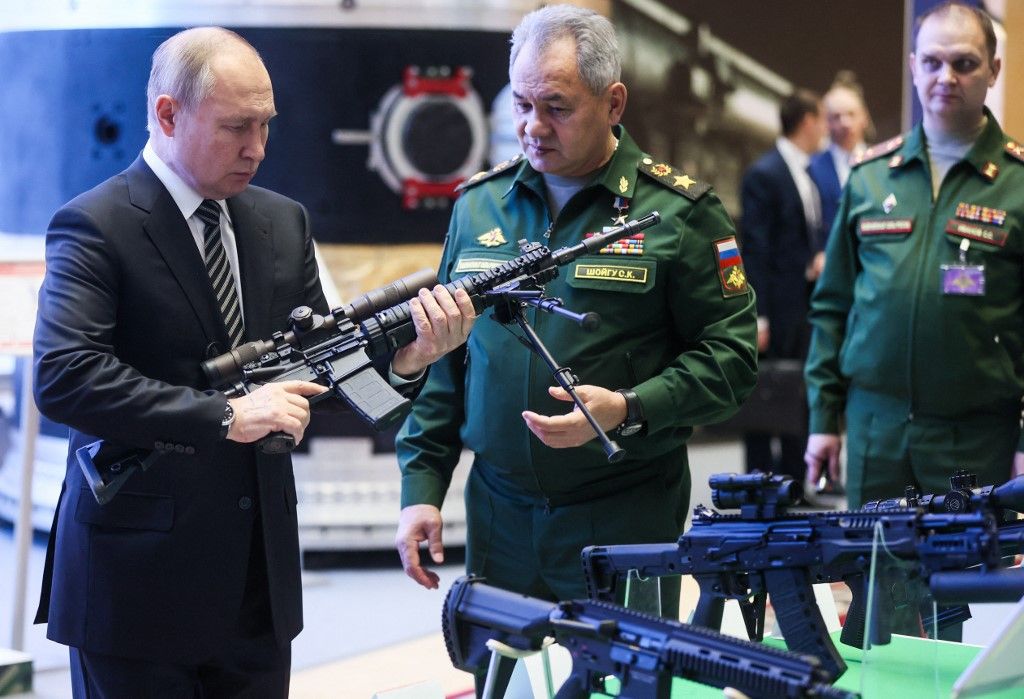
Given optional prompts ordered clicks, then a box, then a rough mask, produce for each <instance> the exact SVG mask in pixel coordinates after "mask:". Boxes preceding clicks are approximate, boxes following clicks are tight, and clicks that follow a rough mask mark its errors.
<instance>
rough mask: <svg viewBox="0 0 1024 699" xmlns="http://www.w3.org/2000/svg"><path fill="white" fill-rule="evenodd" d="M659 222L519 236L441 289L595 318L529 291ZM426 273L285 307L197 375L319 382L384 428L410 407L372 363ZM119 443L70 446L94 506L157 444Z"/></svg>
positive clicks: (285, 444) (476, 299) (487, 301)
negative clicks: (318, 304) (536, 239)
mask: <svg viewBox="0 0 1024 699" xmlns="http://www.w3.org/2000/svg"><path fill="white" fill-rule="evenodd" d="M660 220H661V216H660V215H659V214H658V212H657V211H654V212H651V213H650V214H647V215H646V216H643V217H642V218H639V219H637V220H634V221H629V222H627V223H625V224H623V225H621V226H616V227H615V228H612V229H610V230H608V231H606V232H604V233H600V234H596V235H593V236H591V237H589V238H586V239H584V240H582V241H581V242H579V243H578V244H576V245H571V246H566V247H563V248H559V249H557V250H554V251H552V250H550V249H548V248H547V247H546V246H544V245H542V244H540V243H526V242H525V241H520V251H521V254H520V255H519V256H518V257H516V258H514V259H512V260H509V261H508V262H504V263H502V264H500V265H497V266H495V267H492V268H491V269H488V270H486V271H483V272H478V273H476V274H473V275H469V276H466V277H462V278H460V279H457V280H455V281H453V282H450V283H449V284H446V285H445V288H447V289H448V291H449V292H451V293H455V291H456V290H458V289H464V290H465V291H466V292H467V293H468V294H469V297H470V299H471V300H472V301H473V306H474V308H475V310H476V312H477V314H480V313H482V312H483V311H484V310H485V309H487V308H490V307H492V306H496V305H498V304H501V303H504V304H506V305H513V304H514V305H516V306H518V305H519V304H521V303H523V302H524V301H522V300H521V298H522V295H523V292H531V293H529V294H527V296H531V297H533V298H531V299H530V301H531V302H532V305H536V306H538V307H539V308H542V309H543V310H546V311H549V312H553V313H559V314H561V315H566V316H570V317H573V318H574V319H575V320H577V321H578V322H580V323H581V324H583V325H585V326H591V327H592V326H593V324H594V323H595V322H596V316H595V314H592V313H587V314H582V315H576V314H572V313H570V312H568V311H566V310H565V309H562V308H561V305H560V302H558V301H557V299H539V298H536V297H538V296H540V294H537V293H536V292H537V291H539V290H542V289H543V285H544V284H546V283H547V282H549V281H551V280H552V279H554V278H555V277H557V276H558V268H559V267H561V266H563V265H566V264H569V263H570V262H572V261H573V260H575V259H576V258H578V257H580V256H582V255H587V254H591V253H594V252H596V251H598V250H600V249H601V248H603V247H604V246H606V245H608V244H610V243H612V242H614V241H616V240H619V239H620V238H624V237H627V236H630V235H633V234H634V233H637V232H639V231H641V230H643V229H645V228H649V227H650V226H653V225H655V224H656V223H658V222H659V221H660ZM434 281H436V280H435V278H434V276H433V274H432V273H429V272H425V271H424V272H418V273H416V274H415V275H410V277H406V278H404V279H401V280H399V281H397V282H395V283H393V284H391V285H389V286H387V287H384V288H382V289H378V290H376V291H373V292H370V293H369V294H366V295H364V296H362V297H360V298H359V299H357V300H356V302H354V303H352V304H348V305H346V306H340V307H338V308H335V309H333V310H331V311H330V313H328V314H326V315H323V316H321V315H319V314H316V313H314V312H313V310H312V309H311V308H309V307H308V306H299V307H298V308H296V309H294V310H293V311H292V313H291V317H290V322H289V325H290V327H289V329H288V330H281V331H278V332H276V333H274V334H273V335H272V336H271V337H270V339H268V340H256V341H254V342H247V343H244V344H241V345H239V346H238V347H235V348H234V349H232V350H231V351H229V352H225V353H224V354H221V355H219V356H217V357H214V358H213V359H209V360H207V361H205V362H203V364H202V368H203V373H204V374H205V375H206V378H207V379H208V380H209V382H210V386H211V387H212V388H214V389H216V390H219V391H223V392H224V393H225V394H226V395H227V396H228V397H229V398H234V397H238V396H242V395H245V394H247V393H250V392H252V391H254V390H255V389H256V388H258V387H259V386H260V385H262V384H265V383H270V382H275V381H292V380H299V381H310V382H314V383H319V384H321V385H324V386H327V387H328V388H329V389H330V390H329V391H325V392H324V393H321V394H320V395H318V396H313V397H311V398H310V399H309V402H310V404H311V405H316V404H317V403H319V402H321V401H323V400H327V399H328V398H331V397H336V398H340V399H342V400H343V401H345V402H346V403H347V404H348V405H349V407H351V408H352V410H353V411H354V412H356V413H357V414H358V415H359V416H360V417H361V418H362V419H363V420H364V421H365V422H367V423H369V424H370V425H372V426H373V427H374V428H375V429H377V430H383V429H386V428H388V427H390V426H392V425H394V424H395V423H397V422H398V421H400V420H402V419H403V418H404V417H405V416H406V414H408V412H409V409H410V405H411V403H410V401H409V400H408V399H406V398H405V397H403V396H402V395H401V394H399V393H398V392H397V391H396V390H395V389H394V388H393V387H392V386H391V385H390V384H389V383H388V381H387V380H386V379H385V378H384V377H383V376H381V375H380V374H379V373H378V372H377V370H376V368H375V367H374V364H373V362H374V360H375V359H383V358H386V357H388V356H390V355H391V354H392V353H393V352H394V351H395V350H397V349H399V348H401V347H404V346H405V345H408V344H409V343H411V342H412V341H413V340H415V339H416V328H415V326H414V325H413V321H412V316H411V313H410V310H409V302H408V300H407V299H409V298H411V297H412V296H413V295H415V293H416V291H418V290H419V289H420V288H423V287H425V286H431V285H432V284H433V283H434ZM556 376H557V378H558V379H559V381H560V382H561V383H562V385H563V388H566V384H565V381H567V380H568V378H567V376H568V377H571V375H570V374H569V372H568V370H565V369H562V370H561V371H560V373H559V374H557V375H556ZM571 378H575V377H571ZM568 388H569V389H571V386H569V387H568ZM570 394H572V391H571V390H570ZM584 410H585V407H584ZM592 424H593V423H592ZM598 436H599V437H604V439H603V442H604V443H605V445H606V450H607V451H608V452H609V458H610V459H611V458H612V456H613V453H614V455H615V457H616V458H621V456H622V455H623V454H624V452H622V451H621V450H620V449H618V447H617V446H615V445H614V444H613V443H611V442H610V441H609V440H608V438H607V437H606V436H605V435H604V433H603V432H600V431H599V433H598ZM259 446H260V448H261V449H262V450H263V451H264V452H266V453H270V454H276V453H283V452H288V451H291V450H292V449H294V448H295V440H294V439H293V438H292V437H291V435H288V434H284V433H274V434H271V435H268V436H267V437H265V438H264V439H263V440H261V441H260V443H259ZM612 447H614V452H613V450H612ZM101 449H104V454H103V455H100V450H101ZM125 451H126V450H124V449H117V448H115V447H112V446H110V445H104V442H103V441H102V440H101V441H99V442H94V443H92V444H89V445H86V446H84V447H82V448H81V449H79V450H78V451H77V452H76V457H77V458H78V462H79V465H80V466H81V468H82V470H83V472H84V473H85V476H86V480H87V481H88V483H89V486H90V488H91V490H92V492H93V495H94V496H95V497H96V500H97V501H98V502H99V503H100V504H104V503H106V502H109V501H110V499H111V498H112V497H114V495H115V494H116V493H117V491H118V489H120V487H121V485H122V484H123V483H124V482H125V480H127V478H129V477H130V476H131V475H132V474H133V473H134V472H135V471H137V470H140V469H141V470H143V471H144V470H146V469H148V468H149V467H150V466H151V465H152V464H153V462H154V461H155V460H156V459H157V458H159V456H160V454H161V453H160V452H159V451H156V452H147V451H145V450H138V449H131V450H127V454H126V453H125ZM108 452H109V456H108V455H107V453H108Z"/></svg>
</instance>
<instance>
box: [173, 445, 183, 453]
mask: <svg viewBox="0 0 1024 699" xmlns="http://www.w3.org/2000/svg"><path fill="white" fill-rule="evenodd" d="M174 451H176V452H178V453H179V454H184V453H185V445H184V444H175V445H174Z"/></svg>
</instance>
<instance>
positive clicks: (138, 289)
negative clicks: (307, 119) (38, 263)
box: [34, 27, 473, 698]
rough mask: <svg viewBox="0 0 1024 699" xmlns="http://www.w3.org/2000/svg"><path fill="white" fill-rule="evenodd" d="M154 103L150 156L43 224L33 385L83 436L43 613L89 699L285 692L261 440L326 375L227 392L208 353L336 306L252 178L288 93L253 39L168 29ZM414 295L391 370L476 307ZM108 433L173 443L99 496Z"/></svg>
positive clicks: (299, 214) (281, 599)
mask: <svg viewBox="0 0 1024 699" xmlns="http://www.w3.org/2000/svg"><path fill="white" fill-rule="evenodd" d="M147 101H148V105H147V106H148V125H149V131H150V140H149V143H147V145H146V148H145V149H144V151H143V154H142V156H141V157H140V158H138V159H137V160H136V161H135V163H134V164H132V166H131V167H129V168H128V169H127V170H125V171H124V172H122V173H121V174H119V175H117V176H115V177H113V178H111V179H110V180H108V181H106V182H104V183H102V184H100V185H99V186H98V187H96V188H95V189H93V190H91V191H89V192H86V193H85V194H82V195H81V196H79V197H77V198H76V199H74V200H73V201H72V202H70V203H69V204H67V205H65V206H64V208H62V209H61V210H60V211H58V212H57V214H56V215H55V216H54V218H53V221H52V222H51V224H50V229H49V232H48V234H47V241H46V261H47V273H46V279H45V281H44V283H43V287H42V290H41V292H40V302H39V315H38V319H37V324H36V335H35V348H34V349H35V368H36V401H37V403H38V404H39V407H40V410H41V411H42V412H43V414H45V415H47V416H48V417H50V418H52V419H54V420H56V421H59V422H63V423H66V424H67V425H69V426H70V427H71V438H70V451H69V458H68V468H67V474H66V476H65V479H64V484H63V489H62V492H61V497H60V501H59V503H58V506H57V512H56V514H55V519H54V526H53V530H52V532H51V537H50V544H49V548H48V551H47V561H46V568H45V573H44V582H43V590H42V600H41V603H40V609H39V613H38V615H37V618H36V621H37V622H45V621H48V623H49V627H48V634H47V635H48V636H49V638H51V639H53V640H55V641H58V642H60V643H64V644H67V645H69V646H70V647H71V670H72V684H73V688H74V694H75V696H76V697H86V696H87V697H91V698H94V697H157V696H160V697H193V696H205V697H234V696H256V697H274V696H278V697H281V696H287V693H288V680H289V670H290V655H291V651H290V642H291V639H292V638H294V637H295V635H296V634H298V632H299V631H300V630H301V628H302V602H301V587H300V579H299V550H298V538H297V526H296V516H295V506H296V495H295V483H294V479H293V475H292V469H291V461H290V458H289V457H288V456H287V455H268V454H264V453H262V452H261V451H260V450H259V449H257V448H256V447H255V445H254V444H253V443H254V442H255V441H256V440H258V439H260V438H262V437H263V436H265V435H266V434H268V433H269V432H272V431H282V432H286V433H289V434H290V435H292V436H293V437H294V438H295V440H296V441H299V440H301V438H302V435H303V431H304V429H305V427H306V425H307V424H308V421H309V403H308V401H307V398H306V397H307V396H310V395H313V394H317V393H320V392H321V391H323V390H324V389H323V387H321V386H318V385H316V384H313V383H304V382H297V381H296V382H285V383H274V384H268V385H265V386H263V387H261V388H259V389H257V390H256V391H254V392H253V393H251V394H249V395H246V396H244V397H241V398H235V399H231V400H226V399H225V397H224V395H223V394H221V393H219V392H217V391H213V390H210V389H209V388H208V384H207V382H206V381H205V379H204V378H203V375H202V372H201V369H200V364H201V362H202V361H203V360H204V359H207V358H209V357H211V356H214V355H217V354H220V353H222V352H224V351H227V350H228V349H229V348H231V347H232V346H235V345H237V344H238V343H239V341H241V340H243V339H245V340H253V339H261V338H267V337H269V336H270V335H271V334H272V333H273V332H274V331H276V330H280V329H284V328H285V327H286V322H287V317H288V314H289V311H290V310H291V309H292V308H293V307H295V306H299V305H303V304H305V305H309V306H311V307H313V308H314V309H315V310H317V311H319V312H324V311H326V310H327V304H326V301H325V299H324V296H323V292H322V291H321V287H320V282H319V279H318V277H317V271H316V263H315V260H314V254H313V244H312V237H311V233H310V229H309V222H308V219H307V215H306V211H305V209H304V208H303V207H302V206H301V205H299V204H298V203H296V202H294V201H292V200H290V199H287V198H285V197H283V196H280V195H277V194H274V193H273V192H269V191H267V190H263V189H260V188H258V187H253V186H250V184H249V182H250V180H251V179H252V177H253V175H254V174H255V172H256V169H257V167H258V165H259V163H260V162H261V161H262V160H263V157H264V148H265V146H266V142H267V129H268V123H269V121H270V120H271V118H273V117H274V115H275V113H276V111H275V108H274V97H273V89H272V86H271V82H270V76H269V75H268V74H267V71H266V69H265V68H264V66H263V63H262V61H261V60H260V58H259V56H258V54H257V53H256V51H255V50H254V49H253V48H252V47H251V46H250V45H249V44H248V43H246V42H245V40H243V39H242V38H241V37H239V36H238V35H236V34H234V33H232V32H229V31H226V30H223V29H218V28H209V27H207V28H199V29H192V30H188V31H185V32H181V33H179V34H176V35H175V36H173V37H171V38H170V39H168V40H167V41H165V42H164V43H163V44H162V45H161V46H160V47H159V48H158V49H157V51H156V52H155V53H154V55H153V68H152V72H151V75H150V81H149V87H148V100H147ZM411 306H412V314H413V316H414V322H415V325H416V329H417V339H416V340H415V341H414V342H413V343H412V344H410V345H408V346H406V347H404V348H402V349H401V350H399V352H398V353H396V354H395V356H394V357H393V358H392V362H391V369H390V372H391V374H392V376H391V380H392V383H393V384H397V385H402V386H406V387H409V388H410V389H412V388H414V387H415V386H416V385H417V383H418V377H417V375H422V373H423V369H424V368H425V367H426V366H427V364H429V363H430V362H431V361H433V360H435V359H437V358H438V357H439V356H441V354H443V353H444V352H446V351H448V350H450V349H451V348H453V347H454V346H456V345H457V344H460V343H461V342H462V341H464V340H465V337H466V335H467V334H468V332H469V329H470V328H471V326H472V323H473V311H472V304H471V302H470V300H469V297H468V296H466V295H465V294H464V292H462V293H459V294H457V295H456V297H455V298H454V299H453V297H452V296H451V295H449V294H448V292H447V291H445V290H444V289H443V287H435V289H434V291H433V292H430V291H425V292H421V294H420V296H419V298H418V299H414V300H413V301H412V303H411ZM403 377H411V380H406V379H404V378H403ZM97 439H103V440H105V441H106V442H107V443H112V444H118V445H124V446H126V447H135V448H142V449H154V448H155V449H159V450H162V451H164V452H165V454H164V455H163V457H162V458H161V459H160V462H159V464H158V465H157V466H156V467H155V468H152V469H150V470H148V471H147V472H145V473H144V474H136V475H135V476H133V478H132V479H131V480H129V481H128V483H127V484H126V485H125V486H124V488H123V489H122V491H121V492H120V493H119V494H118V495H117V497H116V498H114V499H113V500H112V501H111V502H109V503H108V504H106V505H103V506H100V505H98V504H97V503H96V500H95V499H94V498H93V496H92V494H91V492H90V490H89V488H88V487H87V485H86V483H85V481H84V478H83V476H82V473H81V472H80V470H79V467H78V465H77V463H76V460H75V458H74V452H75V450H76V449H78V448H79V447H81V446H83V445H85V444H89V443H91V442H93V441H95V440H97Z"/></svg>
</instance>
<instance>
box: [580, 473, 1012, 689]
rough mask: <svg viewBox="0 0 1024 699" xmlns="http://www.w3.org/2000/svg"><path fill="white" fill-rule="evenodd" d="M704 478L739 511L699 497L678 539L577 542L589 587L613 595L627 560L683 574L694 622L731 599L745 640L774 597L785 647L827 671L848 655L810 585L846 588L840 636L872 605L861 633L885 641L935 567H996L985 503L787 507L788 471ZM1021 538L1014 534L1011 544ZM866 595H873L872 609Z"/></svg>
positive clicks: (711, 617) (997, 554)
mask: <svg viewBox="0 0 1024 699" xmlns="http://www.w3.org/2000/svg"><path fill="white" fill-rule="evenodd" d="M709 482H710V485H711V488H712V500H713V502H714V504H715V505H716V506H718V507H723V508H724V507H739V509H740V514H722V513H720V512H716V511H714V510H712V509H710V508H707V507H704V506H699V507H696V508H694V516H693V519H692V526H691V528H690V530H689V531H687V532H686V533H685V534H683V535H681V536H680V537H679V539H678V541H676V542H671V543H665V544H636V545H622V546H590V547H587V548H585V549H583V552H582V559H583V568H584V573H585V576H586V579H587V588H588V594H589V596H590V597H591V598H592V599H597V600H605V601H612V600H614V599H615V596H616V592H617V590H618V586H619V585H620V580H625V576H626V575H627V574H628V573H629V571H631V570H635V571H636V572H637V573H638V574H639V575H640V577H641V578H644V577H651V576H655V577H658V576H664V575H679V574H690V575H693V576H694V578H695V579H696V581H697V584H698V586H699V587H700V598H699V600H698V603H697V608H696V611H695V612H694V616H693V623H695V624H698V625H701V626H706V627H708V628H713V629H719V628H721V623H722V612H723V605H724V602H725V600H727V599H735V600H737V601H738V602H739V605H740V610H741V613H742V615H743V619H744V622H745V625H746V628H747V633H748V635H749V637H750V638H751V639H752V640H760V639H761V638H762V637H763V635H764V612H765V603H766V599H767V597H768V596H771V599H772V607H773V609H774V610H775V615H776V619H777V621H778V624H779V628H780V629H781V631H782V634H783V636H784V638H785V640H786V644H787V646H788V647H789V648H790V649H791V650H798V651H800V652H803V653H811V654H814V655H816V656H817V657H818V658H820V659H821V661H822V663H823V664H824V665H825V667H826V668H828V669H829V670H830V671H833V672H835V673H836V674H842V672H843V671H845V669H846V664H845V663H844V661H843V660H842V658H841V657H840V656H839V653H838V651H837V650H836V648H835V646H834V645H833V643H832V640H831V638H830V637H829V635H828V632H827V630H826V627H825V622H824V620H823V619H822V617H821V612H820V610H819V609H818V606H817V604H816V603H815V598H814V592H813V589H812V587H811V586H812V584H814V583H820V582H844V583H845V584H846V585H847V586H848V587H849V588H850V591H851V593H852V601H851V604H850V608H849V612H848V614H847V617H846V624H845V625H844V627H843V630H842V634H841V637H840V638H841V640H842V642H843V643H845V644H847V645H851V646H855V647H862V646H863V644H864V640H865V639H864V635H865V626H866V624H867V623H868V622H869V619H868V614H869V611H870V613H871V618H870V626H871V629H872V632H871V637H870V639H869V641H870V643H874V644H885V643H888V642H889V638H890V635H891V633H892V632H893V630H894V629H896V630H903V629H902V627H903V625H909V624H910V623H913V624H914V626H915V627H919V626H920V614H919V603H920V601H921V599H922V598H923V592H924V586H926V585H927V583H928V582H929V581H930V579H931V577H932V576H933V575H934V574H936V573H940V572H947V571H963V570H965V569H967V568H970V567H974V566H977V567H979V571H980V572H986V571H989V570H995V569H997V568H999V567H1000V565H1001V556H1002V555H1004V553H1005V549H1006V548H1007V542H1006V541H1005V540H1002V539H1001V538H1000V531H999V528H998V526H997V524H996V521H995V518H994V517H993V516H992V514H991V513H989V512H968V513H961V514H947V513H941V514H939V513H930V512H926V511H924V510H923V509H920V508H892V509H884V510H874V511H864V510H855V511H848V512H810V513H789V512H788V511H787V508H788V507H789V506H791V505H793V504H795V503H796V498H797V495H798V493H799V486H798V485H797V484H796V483H794V482H793V481H792V479H789V478H785V477H782V476H772V475H771V474H764V473H752V474H748V475H735V474H717V475H714V476H712V477H711V479H710V481H709ZM876 532H877V536H876ZM878 538H881V540H882V543H883V544H884V550H885V551H886V552H887V555H884V556H882V555H880V556H879V557H878V561H879V564H878V566H877V569H876V574H875V576H874V583H873V586H872V587H871V588H870V589H869V581H870V579H871V578H870V576H869V572H870V565H871V560H872V553H873V551H874V546H875V542H876V541H877V539H878ZM1020 541H1021V538H1020V537H1019V536H1018V537H1017V538H1016V543H1015V545H1016V546H1017V547H1018V549H1019V547H1020ZM869 595H870V596H871V597H872V598H873V600H874V604H872V605H870V610H869V604H868V599H869ZM956 620H957V619H956V618H951V619H950V621H956ZM960 620H962V617H960Z"/></svg>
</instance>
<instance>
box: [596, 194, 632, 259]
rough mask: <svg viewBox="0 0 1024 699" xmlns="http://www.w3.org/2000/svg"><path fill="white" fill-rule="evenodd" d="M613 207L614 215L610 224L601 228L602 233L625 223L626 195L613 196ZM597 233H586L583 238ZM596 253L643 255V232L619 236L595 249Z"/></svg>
mask: <svg viewBox="0 0 1024 699" xmlns="http://www.w3.org/2000/svg"><path fill="white" fill-rule="evenodd" d="M612 207H613V208H614V209H615V215H614V216H612V217H611V218H612V225H611V226H605V227H604V228H603V229H602V231H601V232H602V233H607V232H608V231H610V230H613V229H614V228H616V227H618V226H622V225H624V224H625V223H626V218H627V217H628V215H629V199H627V198H626V197H615V201H614V202H613V204H612ZM595 235H597V233H587V234H586V235H584V236H583V237H584V238H591V237H593V236H595ZM597 254H598V255H643V254H644V234H643V233H642V232H640V233H634V234H633V235H631V236H629V237H628V238H620V239H619V240H616V241H615V242H614V243H609V244H608V245H605V246H604V247H603V248H601V249H600V250H598V251H597Z"/></svg>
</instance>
